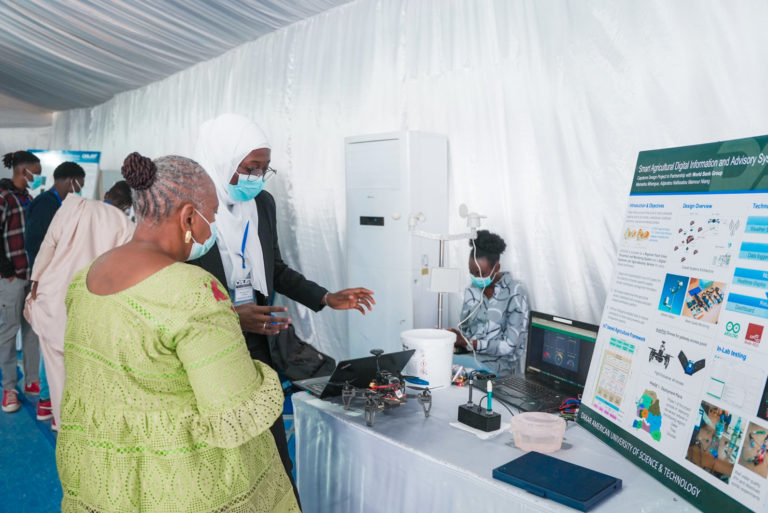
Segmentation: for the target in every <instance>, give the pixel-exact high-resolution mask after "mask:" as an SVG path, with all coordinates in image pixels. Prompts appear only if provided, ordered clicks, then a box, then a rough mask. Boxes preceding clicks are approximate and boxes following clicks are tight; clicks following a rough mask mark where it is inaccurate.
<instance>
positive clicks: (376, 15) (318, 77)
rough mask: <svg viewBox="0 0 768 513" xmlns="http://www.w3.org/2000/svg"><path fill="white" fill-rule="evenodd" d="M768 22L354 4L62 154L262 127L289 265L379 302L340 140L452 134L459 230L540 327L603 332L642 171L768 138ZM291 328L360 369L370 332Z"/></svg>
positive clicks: (112, 163) (185, 81) (591, 5)
mask: <svg viewBox="0 0 768 513" xmlns="http://www.w3.org/2000/svg"><path fill="white" fill-rule="evenodd" d="M766 21H768V3H766V2H763V1H744V0H736V1H729V2H722V1H716V0H709V1H706V0H705V1H700V0H696V1H694V0H687V1H684V0H680V1H671V2H670V1H661V0H657V1H647V2H636V1H631V0H621V1H617V0H602V1H592V2H575V1H568V0H529V1H524V0H496V1H492V0H358V1H356V2H352V3H350V4H347V5H344V6H341V7H338V8H335V9H333V10H331V11H328V12H325V13H323V14H320V15H317V16H315V17H313V18H309V19H307V20H304V21H301V22H298V23H296V24H294V25H291V26H289V27H287V28H285V29H282V30H279V31H277V32H275V33H272V34H270V35H267V36H265V37H263V38H261V39H258V40H256V41H254V42H251V43H247V44H245V45H243V46H240V47H238V48H236V49H235V50H232V51H230V52H228V53H227V54H224V55H223V56H221V57H219V58H216V59H214V60H211V61H208V62H205V63H202V64H199V65H197V66H195V67H193V68H190V69H188V70H186V71H183V72H180V73H177V74H176V75H173V76H171V77H170V78H168V79H165V80H162V81H160V82H157V83H154V84H151V85H149V86H147V87H144V88H142V89H138V90H135V91H131V92H128V93H123V94H120V95H118V96H116V97H115V98H113V99H112V100H111V101H109V102H107V103H105V104H103V105H100V106H98V107H95V108H92V109H81V110H75V111H67V112H63V113H59V114H58V115H56V116H55V117H54V124H53V132H52V143H51V147H52V148H57V149H64V148H66V149H78V150H80V149H82V150H86V149H87V150H101V151H102V152H103V153H102V168H103V169H118V168H119V166H120V163H121V161H122V159H123V158H124V157H125V155H126V154H127V153H129V152H131V151H134V150H137V151H140V152H142V153H144V154H146V155H150V156H153V157H156V156H159V155H162V154H168V153H180V154H185V155H193V154H194V140H195V137H196V131H197V127H198V126H199V124H200V123H201V122H202V121H204V120H205V119H207V118H210V117H212V116H215V115H217V114H219V113H222V112H227V111H232V112H237V113H242V114H245V115H248V116H249V117H251V118H252V119H254V120H255V121H257V122H258V123H260V124H261V125H262V126H263V127H264V129H265V131H266V132H267V133H268V135H269V137H270V139H271V142H272V144H273V150H272V155H273V167H275V168H276V169H278V171H279V174H278V176H277V178H276V179H275V180H273V181H272V182H270V183H269V184H268V186H267V189H268V190H271V191H272V192H273V193H274V194H275V195H276V197H277V203H278V219H279V235H280V243H281V248H282V251H283V257H284V259H285V260H286V261H287V262H289V263H290V264H291V265H292V266H294V267H295V268H297V269H299V270H301V271H302V272H303V273H304V274H305V275H306V276H307V277H309V278H311V279H315V280H316V281H318V282H320V283H322V284H323V285H325V286H326V287H328V288H330V289H339V288H341V287H344V286H356V285H365V284H364V283H346V280H345V277H344V258H345V251H344V248H345V240H344V223H345V220H344V215H345V211H344V198H345V192H344V147H343V140H344V137H345V136H350V135H358V134H365V133H373V132H383V131H392V130H400V129H409V130H423V131H432V132H438V133H443V134H446V135H447V136H448V138H449V141H450V143H449V144H450V175H449V180H450V189H449V190H450V213H449V215H450V223H451V227H452V230H453V231H455V232H457V231H463V229H464V226H463V223H462V221H461V219H460V218H459V217H458V215H457V214H456V212H457V207H458V205H459V204H460V203H467V204H468V205H469V206H470V208H471V209H472V210H474V211H478V212H480V213H482V214H484V215H487V216H488V219H487V220H485V227H487V228H488V229H491V230H492V231H496V232H498V233H500V234H501V235H502V236H503V237H504V238H505V239H506V241H507V243H508V245H509V249H508V250H507V252H506V253H505V254H504V256H503V258H502V265H503V267H504V268H505V269H506V270H509V271H510V272H512V274H513V275H514V276H516V277H518V278H520V279H522V280H523V281H524V282H525V283H526V284H527V287H528V288H529V290H530V297H531V302H532V305H533V306H534V307H535V308H537V309H540V310H544V311H548V312H553V313H557V314H560V315H563V316H567V317H573V318H577V319H580V320H585V321H591V322H597V321H598V320H599V318H600V315H601V313H602V307H603V303H604V301H605V297H606V293H607V287H608V286H609V283H610V279H611V276H612V273H613V268H614V260H615V254H616V247H617V241H618V237H619V235H620V232H621V230H622V225H621V219H622V217H623V214H624V208H625V207H624V206H625V204H626V197H627V194H628V192H629V187H630V182H631V178H632V175H633V168H634V164H635V160H636V157H637V154H638V152H639V151H640V150H644V149H655V148H662V147H669V146H679V145H686V144H696V143H701V142H708V141H715V140H723V139H731V138H738V137H745V136H751V135H757V134H764V133H768V116H766V113H767V112H768V95H766V94H765V91H764V87H763V86H764V84H766V83H768V80H767V79H768V67H767V66H765V65H764V58H763V55H762V54H763V49H764V48H766V47H768V31H766V30H765V22H766ZM467 252H468V248H467V246H466V244H465V243H455V244H454V245H452V246H450V251H449V263H450V264H451V265H454V266H458V267H461V268H462V269H463V268H465V266H466V256H467ZM448 307H449V308H448V309H449V311H450V318H451V320H452V321H455V320H456V317H457V313H458V310H459V307H460V298H459V297H458V296H457V297H453V298H451V300H450V301H449V302H448ZM290 312H291V315H292V317H294V319H296V321H297V325H298V328H299V332H300V333H301V334H302V335H304V336H305V337H308V336H309V335H310V334H312V335H311V338H310V341H311V342H313V343H315V344H316V345H317V346H318V347H320V348H321V349H322V350H324V351H327V352H330V353H331V354H333V355H334V356H337V357H338V356H344V355H345V353H346V343H345V338H346V336H347V334H346V328H345V325H346V322H345V319H346V316H347V315H359V314H358V313H356V312H351V313H348V312H333V311H327V310H326V311H323V312H322V313H320V314H319V315H309V313H308V311H307V310H306V309H304V308H303V307H298V306H296V305H295V304H291V305H290ZM352 336H354V335H352Z"/></svg>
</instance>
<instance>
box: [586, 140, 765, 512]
mask: <svg viewBox="0 0 768 513" xmlns="http://www.w3.org/2000/svg"><path fill="white" fill-rule="evenodd" d="M621 233H622V237H621V238H620V239H619V246H618V256H617V261H616V268H615V271H614V276H613V281H612V286H611V289H610V291H609V293H608V296H607V298H606V304H605V309H604V310H603V316H602V320H601V323H600V331H599V333H598V338H597V342H596V345H595V353H594V357H593V358H592V364H591V368H590V372H589V377H588V379H587V384H586V387H585V390H584V394H583V396H582V406H581V411H580V412H579V423H580V424H581V425H583V426H584V427H585V428H587V429H588V430H590V431H591V432H592V433H594V434H595V435H596V436H598V437H599V438H601V439H602V440H603V441H605V442H606V443H608V444H609V445H611V446H612V447H613V448H615V449H616V450H617V451H619V452H620V453H621V454H623V455H624V456H625V457H627V458H628V459H629V460H630V461H632V462H633V463H635V464H637V465H638V466H639V467H641V468H642V469H644V470H645V471H647V472H649V473H650V474H651V475H653V476H654V477H655V478H656V479H657V480H659V481H660V482H662V483H663V484H665V485H666V486H668V487H669V488H670V489H672V490H674V491H675V492H676V493H678V494H679V495H680V496H681V497H683V498H685V499H686V500H688V501H689V502H691V503H692V504H693V505H694V506H696V507H697V508H699V509H701V510H703V511H708V512H715V511H718V512H720V511H728V512H736V511H766V510H768V507H767V506H766V505H767V504H768V458H766V453H767V452H768V345H767V344H765V343H762V338H763V333H764V331H765V330H764V328H765V326H766V325H768V136H760V137H755V138H749V139H740V140H734V141H725V142H718V143H711V144H702V145H697V146H688V147H682V148H670V149H664V150H656V151H644V152H641V153H640V155H639V156H638V160H637V166H636V168H635V176H634V180H633V183H632V189H631V191H630V195H629V199H628V202H627V211H626V217H625V219H624V225H623V226H622V230H621Z"/></svg>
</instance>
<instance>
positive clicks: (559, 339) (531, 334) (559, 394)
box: [475, 312, 598, 412]
mask: <svg viewBox="0 0 768 513" xmlns="http://www.w3.org/2000/svg"><path fill="white" fill-rule="evenodd" d="M597 330H598V327H597V326H595V325H593V324H587V323H584V322H579V321H574V320H570V319H565V318H563V317H558V316H555V315H550V314H545V313H541V312H531V315H530V320H529V324H528V345H527V347H526V352H525V374H524V375H513V376H508V377H503V376H502V377H498V378H494V379H493V395H494V397H495V398H497V399H500V400H502V401H504V402H506V403H509V404H510V405H512V406H514V407H516V408H518V409H520V410H522V411H552V412H556V411H557V410H558V408H559V407H560V405H561V404H562V403H563V401H565V400H566V399H568V398H576V397H578V396H579V395H580V394H581V393H582V392H583V391H584V384H585V383H586V381H587V373H588V372H589V365H590V363H591V361H592V353H593V352H594V350H595V340H597ZM475 385H476V386H477V387H478V388H481V389H483V390H484V389H485V382H483V381H477V382H475Z"/></svg>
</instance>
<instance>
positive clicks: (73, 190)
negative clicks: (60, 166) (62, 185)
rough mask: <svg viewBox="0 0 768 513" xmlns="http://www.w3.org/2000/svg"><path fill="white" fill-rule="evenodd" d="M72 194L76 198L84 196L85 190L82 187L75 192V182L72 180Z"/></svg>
mask: <svg viewBox="0 0 768 513" xmlns="http://www.w3.org/2000/svg"><path fill="white" fill-rule="evenodd" d="M77 185H78V186H79V185H80V184H77ZM72 194H74V195H75V196H82V195H83V188H82V187H80V188H79V189H78V190H75V181H74V180H72Z"/></svg>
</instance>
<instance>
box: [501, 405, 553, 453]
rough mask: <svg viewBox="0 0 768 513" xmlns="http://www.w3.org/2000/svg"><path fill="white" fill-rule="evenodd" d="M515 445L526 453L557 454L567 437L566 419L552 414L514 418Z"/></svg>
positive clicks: (512, 427)
mask: <svg viewBox="0 0 768 513" xmlns="http://www.w3.org/2000/svg"><path fill="white" fill-rule="evenodd" d="M510 424H511V426H510V428H511V430H512V434H513V435H514V437H515V445H516V446H517V447H518V448H519V449H522V450H524V451H536V452H545V453H546V452H555V451H559V450H560V446H561V445H562V444H563V436H564V435H565V419H562V418H560V417H558V416H557V415H552V414H551V413H542V412H527V413H519V414H517V415H515V416H514V417H512V421H511V422H510Z"/></svg>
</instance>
